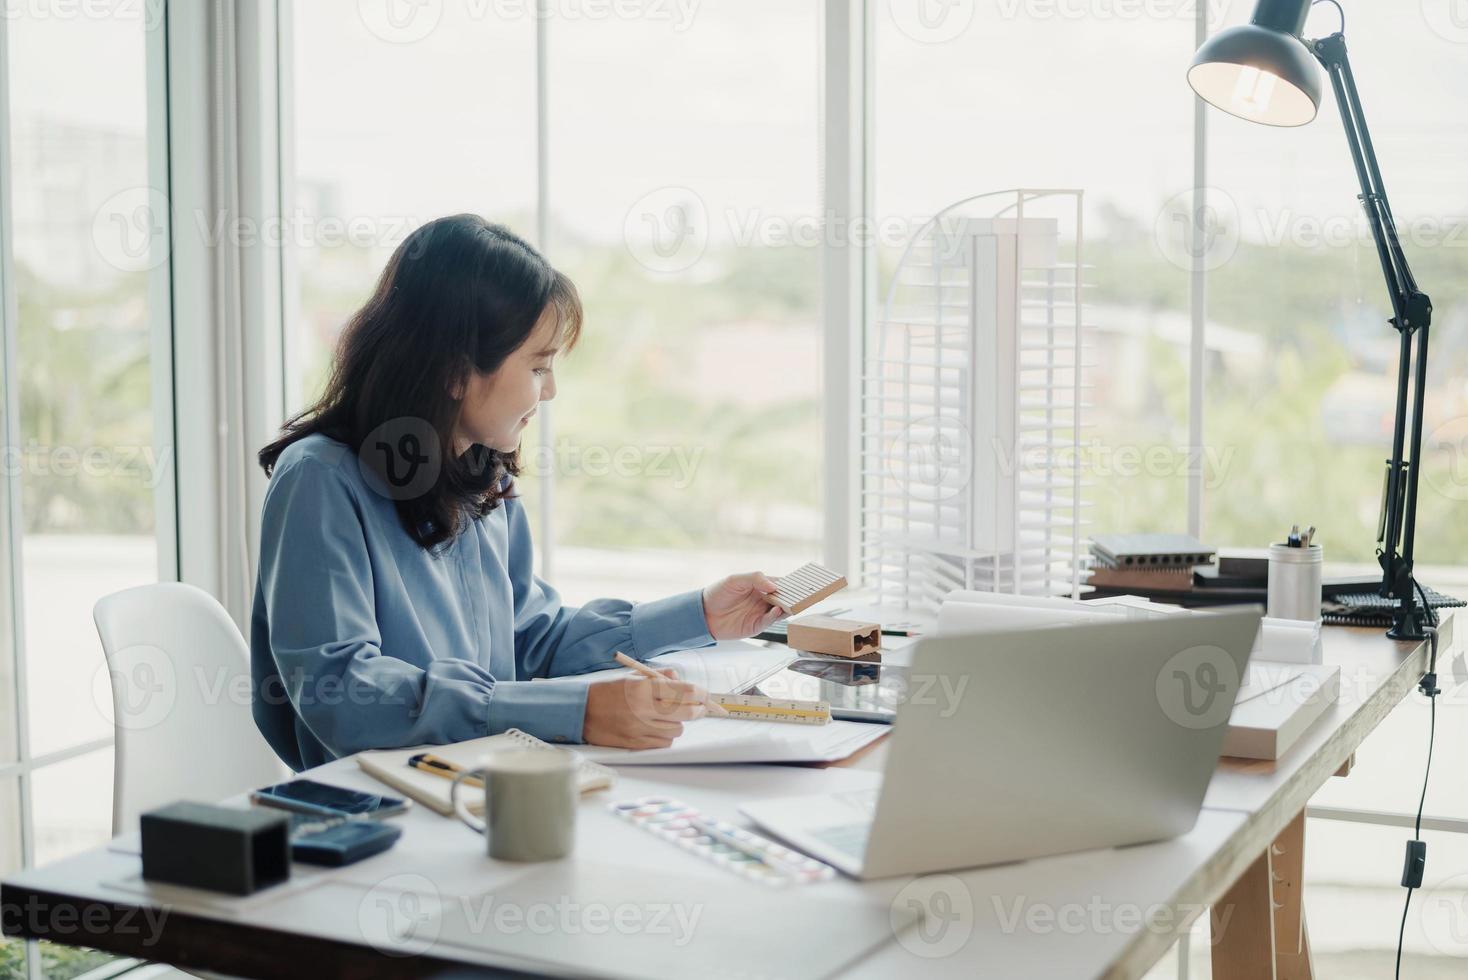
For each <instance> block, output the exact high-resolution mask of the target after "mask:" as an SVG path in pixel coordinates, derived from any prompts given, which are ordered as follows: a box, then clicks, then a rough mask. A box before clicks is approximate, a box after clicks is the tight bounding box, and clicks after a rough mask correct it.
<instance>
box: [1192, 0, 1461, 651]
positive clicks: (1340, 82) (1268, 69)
mask: <svg viewBox="0 0 1468 980" xmlns="http://www.w3.org/2000/svg"><path fill="white" fill-rule="evenodd" d="M1314 2H1316V3H1320V2H1326V3H1331V4H1333V5H1334V6H1335V8H1336V10H1337V11H1339V12H1340V19H1341V29H1340V30H1338V31H1336V33H1334V34H1331V35H1330V36H1329V37H1323V38H1319V39H1317V40H1305V39H1303V38H1301V37H1300V32H1301V31H1302V30H1304V28H1305V18H1306V17H1307V16H1308V15H1309V13H1310V8H1311V6H1312V2H1311V0H1258V3H1257V4H1256V5H1255V7H1254V16H1253V17H1252V18H1251V19H1250V21H1249V23H1248V24H1243V25H1240V26H1238V27H1230V28H1228V29H1226V30H1223V31H1220V32H1219V33H1217V34H1215V35H1214V36H1213V37H1211V38H1209V39H1208V40H1207V41H1206V42H1204V44H1203V46H1202V47H1200V48H1199V49H1198V52H1197V54H1196V55H1195V56H1194V58H1193V64H1192V67H1190V68H1189V69H1188V84H1189V85H1191V86H1192V87H1193V91H1195V92H1197V93H1198V95H1199V97H1201V98H1202V99H1203V100H1204V101H1205V102H1209V103H1211V104H1212V105H1214V106H1216V107H1217V108H1219V109H1222V110H1223V111H1224V112H1227V113H1230V114H1232V115H1235V116H1238V117H1239V118H1241V119H1248V120H1251V121H1253V122H1259V123H1264V124H1266V125H1269V126H1303V125H1305V124H1306V123H1308V122H1310V121H1311V120H1312V119H1314V118H1315V113H1316V110H1317V109H1318V108H1319V106H1320V75H1319V72H1318V71H1317V69H1316V67H1315V62H1319V63H1320V65H1322V66H1323V67H1324V68H1325V73H1326V75H1327V76H1328V77H1329V78H1330V84H1331V88H1332V89H1333V90H1334V91H1335V101H1336V105H1337V107H1339V109H1340V113H1341V121H1342V123H1344V125H1345V129H1346V142H1347V143H1348V144H1349V146H1350V149H1351V159H1352V160H1353V161H1354V163H1355V165H1356V177H1357V178H1358V179H1359V181H1360V184H1361V194H1360V201H1361V204H1362V206H1364V207H1365V209H1366V218H1367V221H1368V222H1369V223H1370V225H1371V237H1372V238H1373V239H1374V240H1375V242H1376V254H1377V257H1378V258H1379V259H1380V260H1381V271H1382V274H1383V275H1384V276H1385V277H1386V285H1387V289H1388V291H1389V292H1390V293H1391V302H1392V317H1391V320H1390V321H1389V322H1390V323H1391V325H1392V326H1393V327H1394V328H1395V329H1396V331H1397V333H1398V335H1399V337H1400V340H1401V352H1400V363H1399V366H1398V370H1397V405H1396V423H1395V428H1394V431H1393V434H1392V456H1391V459H1389V460H1387V471H1386V484H1385V488H1384V490H1383V493H1382V516H1381V521H1380V523H1379V524H1378V526H1377V559H1378V561H1379V562H1380V563H1381V571H1382V579H1381V586H1380V590H1379V591H1380V594H1381V595H1382V596H1385V597H1388V598H1391V599H1395V600H1396V603H1397V604H1396V607H1395V608H1394V609H1393V610H1392V626H1391V629H1389V630H1387V635H1388V636H1390V637H1392V638H1393V639H1398V640H1420V639H1422V638H1423V637H1424V636H1426V635H1427V631H1428V629H1430V628H1431V626H1432V624H1433V620H1434V619H1435V616H1434V615H1433V612H1432V610H1431V609H1429V608H1428V605H1427V602H1426V597H1425V596H1422V601H1421V603H1420V604H1419V602H1418V598H1419V596H1420V595H1421V590H1420V588H1419V587H1418V586H1417V584H1416V582H1415V580H1414V579H1413V577H1412V545H1413V531H1414V528H1415V525H1416V522H1417V477H1418V475H1419V473H1420V469H1421V467H1420V465H1419V461H1420V459H1421V453H1422V398H1423V391H1424V389H1425V388H1426V387H1427V328H1428V324H1429V323H1430V322H1431V320H1432V303H1431V301H1430V300H1429V299H1428V298H1427V295H1426V294H1425V293H1423V292H1422V291H1421V290H1419V289H1418V288H1417V281H1416V280H1415V279H1414V278H1413V277H1412V271H1411V269H1409V268H1408V267H1407V259H1406V257H1405V256H1404V255H1403V254H1402V246H1401V243H1400V242H1399V241H1398V239H1397V228H1396V224H1395V222H1394V221H1393V220H1392V210H1391V206H1390V205H1389V204H1388V203H1387V199H1386V188H1385V186H1384V185H1383V184H1382V181H1381V172H1380V170H1378V169H1377V165H1376V151H1375V150H1374V149H1372V146H1371V134H1370V133H1369V132H1368V131H1367V129H1366V117H1365V116H1364V114H1363V113H1362V110H1361V100H1360V97H1359V96H1358V95H1357V94H1356V81H1355V78H1354V76H1353V75H1352V73H1351V63H1350V61H1349V60H1348V59H1347V57H1346V38H1345V23H1346V15H1345V11H1344V10H1343V9H1342V8H1341V5H1340V4H1339V3H1337V2H1336V0H1314ZM1414 338H1415V340H1416V344H1415V347H1416V351H1415V354H1416V359H1415V363H1414V359H1413V354H1414V351H1413V347H1414V344H1413V340H1414ZM1414 377H1415V384H1414V383H1413V378H1414ZM1409 388H1410V389H1411V390H1412V405H1411V411H1410V416H1409V412H1408V405H1407V393H1408V390H1409ZM1409 419H1410V424H1411V450H1410V457H1408V456H1407V455H1406V454H1405V452H1404V443H1406V441H1407V427H1408V423H1409ZM1399 549H1400V550H1399Z"/></svg>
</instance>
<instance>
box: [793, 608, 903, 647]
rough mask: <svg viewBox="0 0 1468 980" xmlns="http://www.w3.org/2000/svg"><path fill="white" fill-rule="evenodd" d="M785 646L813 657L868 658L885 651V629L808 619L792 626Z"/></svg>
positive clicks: (828, 618) (822, 618)
mask: <svg viewBox="0 0 1468 980" xmlns="http://www.w3.org/2000/svg"><path fill="white" fill-rule="evenodd" d="M786 642H787V643H788V644H789V645H790V646H791V647H793V648H795V649H796V650H806V651H809V652H810V653H824V654H827V655H828V656H832V657H865V656H867V655H869V654H873V653H877V652H878V651H880V650H881V649H882V627H881V626H880V625H878V624H877V623H864V622H862V621H861V620H859V619H837V618H836V617H835V616H807V617H805V618H804V619H799V620H796V621H794V622H792V623H790V624H789V626H788V633H787V636H786Z"/></svg>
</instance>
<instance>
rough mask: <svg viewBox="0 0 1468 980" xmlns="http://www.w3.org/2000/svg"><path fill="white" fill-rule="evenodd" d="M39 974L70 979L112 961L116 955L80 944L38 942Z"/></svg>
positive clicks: (58, 979)
mask: <svg viewBox="0 0 1468 980" xmlns="http://www.w3.org/2000/svg"><path fill="white" fill-rule="evenodd" d="M38 949H39V950H40V953H41V974H42V976H44V977H46V980H72V978H73V977H79V976H82V975H83V974H85V973H87V972H89V971H91V970H95V969H97V968H98V967H100V966H102V965H104V964H106V963H110V962H112V961H113V960H114V959H116V957H114V956H110V955H108V954H107V953H103V952H100V951H98V950H95V949H85V948H83V947H80V946H60V945H57V944H56V943H40V944H38Z"/></svg>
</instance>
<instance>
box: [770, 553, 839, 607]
mask: <svg viewBox="0 0 1468 980" xmlns="http://www.w3.org/2000/svg"><path fill="white" fill-rule="evenodd" d="M775 584H776V585H777V586H778V587H779V589H778V591H777V592H776V593H775V594H774V596H773V599H774V601H775V602H776V603H778V604H779V606H780V608H782V609H784V610H785V612H786V613H787V614H788V615H791V616H793V615H795V614H796V613H798V612H801V611H803V610H805V609H808V608H810V607H811V606H813V605H815V604H816V603H818V602H820V601H821V600H822V599H824V598H826V597H828V596H833V595H835V594H836V593H837V592H840V591H841V590H842V589H844V588H846V576H844V575H838V574H836V573H835V572H833V571H831V570H830V569H829V568H823V567H822V566H820V565H817V564H816V563H815V562H806V563H805V564H804V565H801V566H800V567H799V568H797V569H796V570H795V571H793V572H791V573H790V574H789V575H782V576H780V577H779V578H777V579H775Z"/></svg>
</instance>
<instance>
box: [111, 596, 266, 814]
mask: <svg viewBox="0 0 1468 980" xmlns="http://www.w3.org/2000/svg"><path fill="white" fill-rule="evenodd" d="M92 618H93V620H94V621H95V622H96V624H97V632H98V634H99V635H100V636H101V638H102V649H103V651H104V652H105V653H106V655H107V672H108V675H109V677H110V678H111V680H112V710H113V727H114V729H115V731H116V737H117V744H116V765H115V768H114V777H113V790H112V829H113V833H114V834H120V833H124V832H127V831H134V830H136V829H137V826H138V814H140V813H142V812H144V811H146V810H151V809H153V808H154V807H157V806H162V805H164V804H167V803H172V802H173V801H175V800H179V799H189V800H197V801H200V802H206V803H212V802H215V801H217V800H220V799H223V798H225V797H227V796H232V795H234V794H236V793H239V792H242V791H244V790H247V789H251V788H253V787H257V786H266V785H269V784H270V783H273V782H278V781H279V780H281V779H283V778H285V777H286V776H287V775H288V773H287V770H286V768H285V766H284V765H282V764H281V762H280V760H279V759H277V758H276V756H275V753H274V752H273V751H271V749H270V746H269V745H268V744H266V742H265V739H264V738H263V737H262V736H261V735H260V732H259V730H258V729H256V727H255V721H254V718H253V717H252V716H251V713H250V702H251V692H250V654H249V649H248V648H247V647H246V646H245V641H244V638H243V637H242V636H240V631H239V630H238V629H236V628H235V624H234V620H232V619H230V618H229V614H228V613H227V612H225V611H224V607H223V606H221V605H220V604H219V603H218V602H217V601H215V599H214V597H213V596H211V595H209V593H207V592H205V591H203V590H202V589H198V588H195V587H194V586H192V585H185V584H183V583H181V582H161V583H158V584H156V585H144V586H139V587H138V588H134V589H125V590H124V591H122V592H115V593H113V594H112V595H109V596H104V597H103V598H102V599H101V600H99V601H98V602H97V606H96V608H95V609H94V610H93V611H92Z"/></svg>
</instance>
